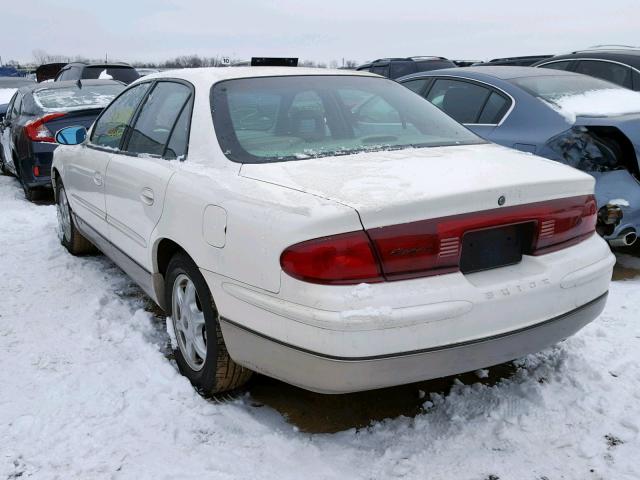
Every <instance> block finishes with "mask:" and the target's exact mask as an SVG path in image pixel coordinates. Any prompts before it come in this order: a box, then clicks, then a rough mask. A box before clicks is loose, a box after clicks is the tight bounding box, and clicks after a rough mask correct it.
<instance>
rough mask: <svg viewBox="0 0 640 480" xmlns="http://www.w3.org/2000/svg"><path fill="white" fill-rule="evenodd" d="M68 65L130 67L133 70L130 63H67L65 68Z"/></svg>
mask: <svg viewBox="0 0 640 480" xmlns="http://www.w3.org/2000/svg"><path fill="white" fill-rule="evenodd" d="M67 65H80V66H83V67H106V68H109V67H128V68H133V67H132V66H131V65H129V64H128V63H125V62H107V63H104V62H99V63H90V62H69V63H66V64H65V66H67Z"/></svg>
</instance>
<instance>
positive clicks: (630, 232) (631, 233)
mask: <svg viewBox="0 0 640 480" xmlns="http://www.w3.org/2000/svg"><path fill="white" fill-rule="evenodd" d="M637 239H638V234H637V233H636V231H635V230H634V229H633V228H628V229H626V230H623V231H622V232H620V235H618V236H617V237H616V238H612V239H611V240H609V245H611V246H612V247H630V246H631V245H633V244H634V243H636V240H637Z"/></svg>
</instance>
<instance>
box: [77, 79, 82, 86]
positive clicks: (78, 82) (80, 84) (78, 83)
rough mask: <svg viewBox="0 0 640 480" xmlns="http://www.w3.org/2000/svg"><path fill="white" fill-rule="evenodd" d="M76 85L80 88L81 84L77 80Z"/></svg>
mask: <svg viewBox="0 0 640 480" xmlns="http://www.w3.org/2000/svg"><path fill="white" fill-rule="evenodd" d="M76 85H77V86H78V88H82V82H81V81H80V79H78V81H77V82H76Z"/></svg>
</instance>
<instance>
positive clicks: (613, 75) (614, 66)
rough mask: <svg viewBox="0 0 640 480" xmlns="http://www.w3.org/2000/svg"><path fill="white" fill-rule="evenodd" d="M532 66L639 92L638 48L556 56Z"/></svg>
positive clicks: (594, 50) (639, 59) (607, 47)
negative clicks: (574, 73)
mask: <svg viewBox="0 0 640 480" xmlns="http://www.w3.org/2000/svg"><path fill="white" fill-rule="evenodd" d="M532 66H534V67H543V68H554V69H556V70H567V71H569V72H576V73H582V74H584V75H590V76H592V77H597V78H601V79H602V80H608V81H610V82H613V83H615V84H617V85H620V86H621V87H625V88H629V89H631V90H635V91H640V48H635V47H624V46H615V45H614V46H602V47H592V48H591V49H588V50H579V51H576V52H572V53H568V54H566V55H557V56H555V57H551V58H549V59H546V60H543V61H540V62H537V63H535V64H534V65H532Z"/></svg>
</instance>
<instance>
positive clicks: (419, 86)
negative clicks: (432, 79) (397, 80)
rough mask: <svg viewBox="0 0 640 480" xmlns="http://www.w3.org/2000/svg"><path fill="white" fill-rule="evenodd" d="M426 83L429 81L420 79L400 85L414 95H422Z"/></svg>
mask: <svg viewBox="0 0 640 480" xmlns="http://www.w3.org/2000/svg"><path fill="white" fill-rule="evenodd" d="M427 83H429V79H427V78H420V79H418V80H410V81H408V82H402V85H404V86H405V87H407V88H408V89H409V90H412V91H414V92H416V93H422V92H423V91H424V88H425V87H426V86H427Z"/></svg>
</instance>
